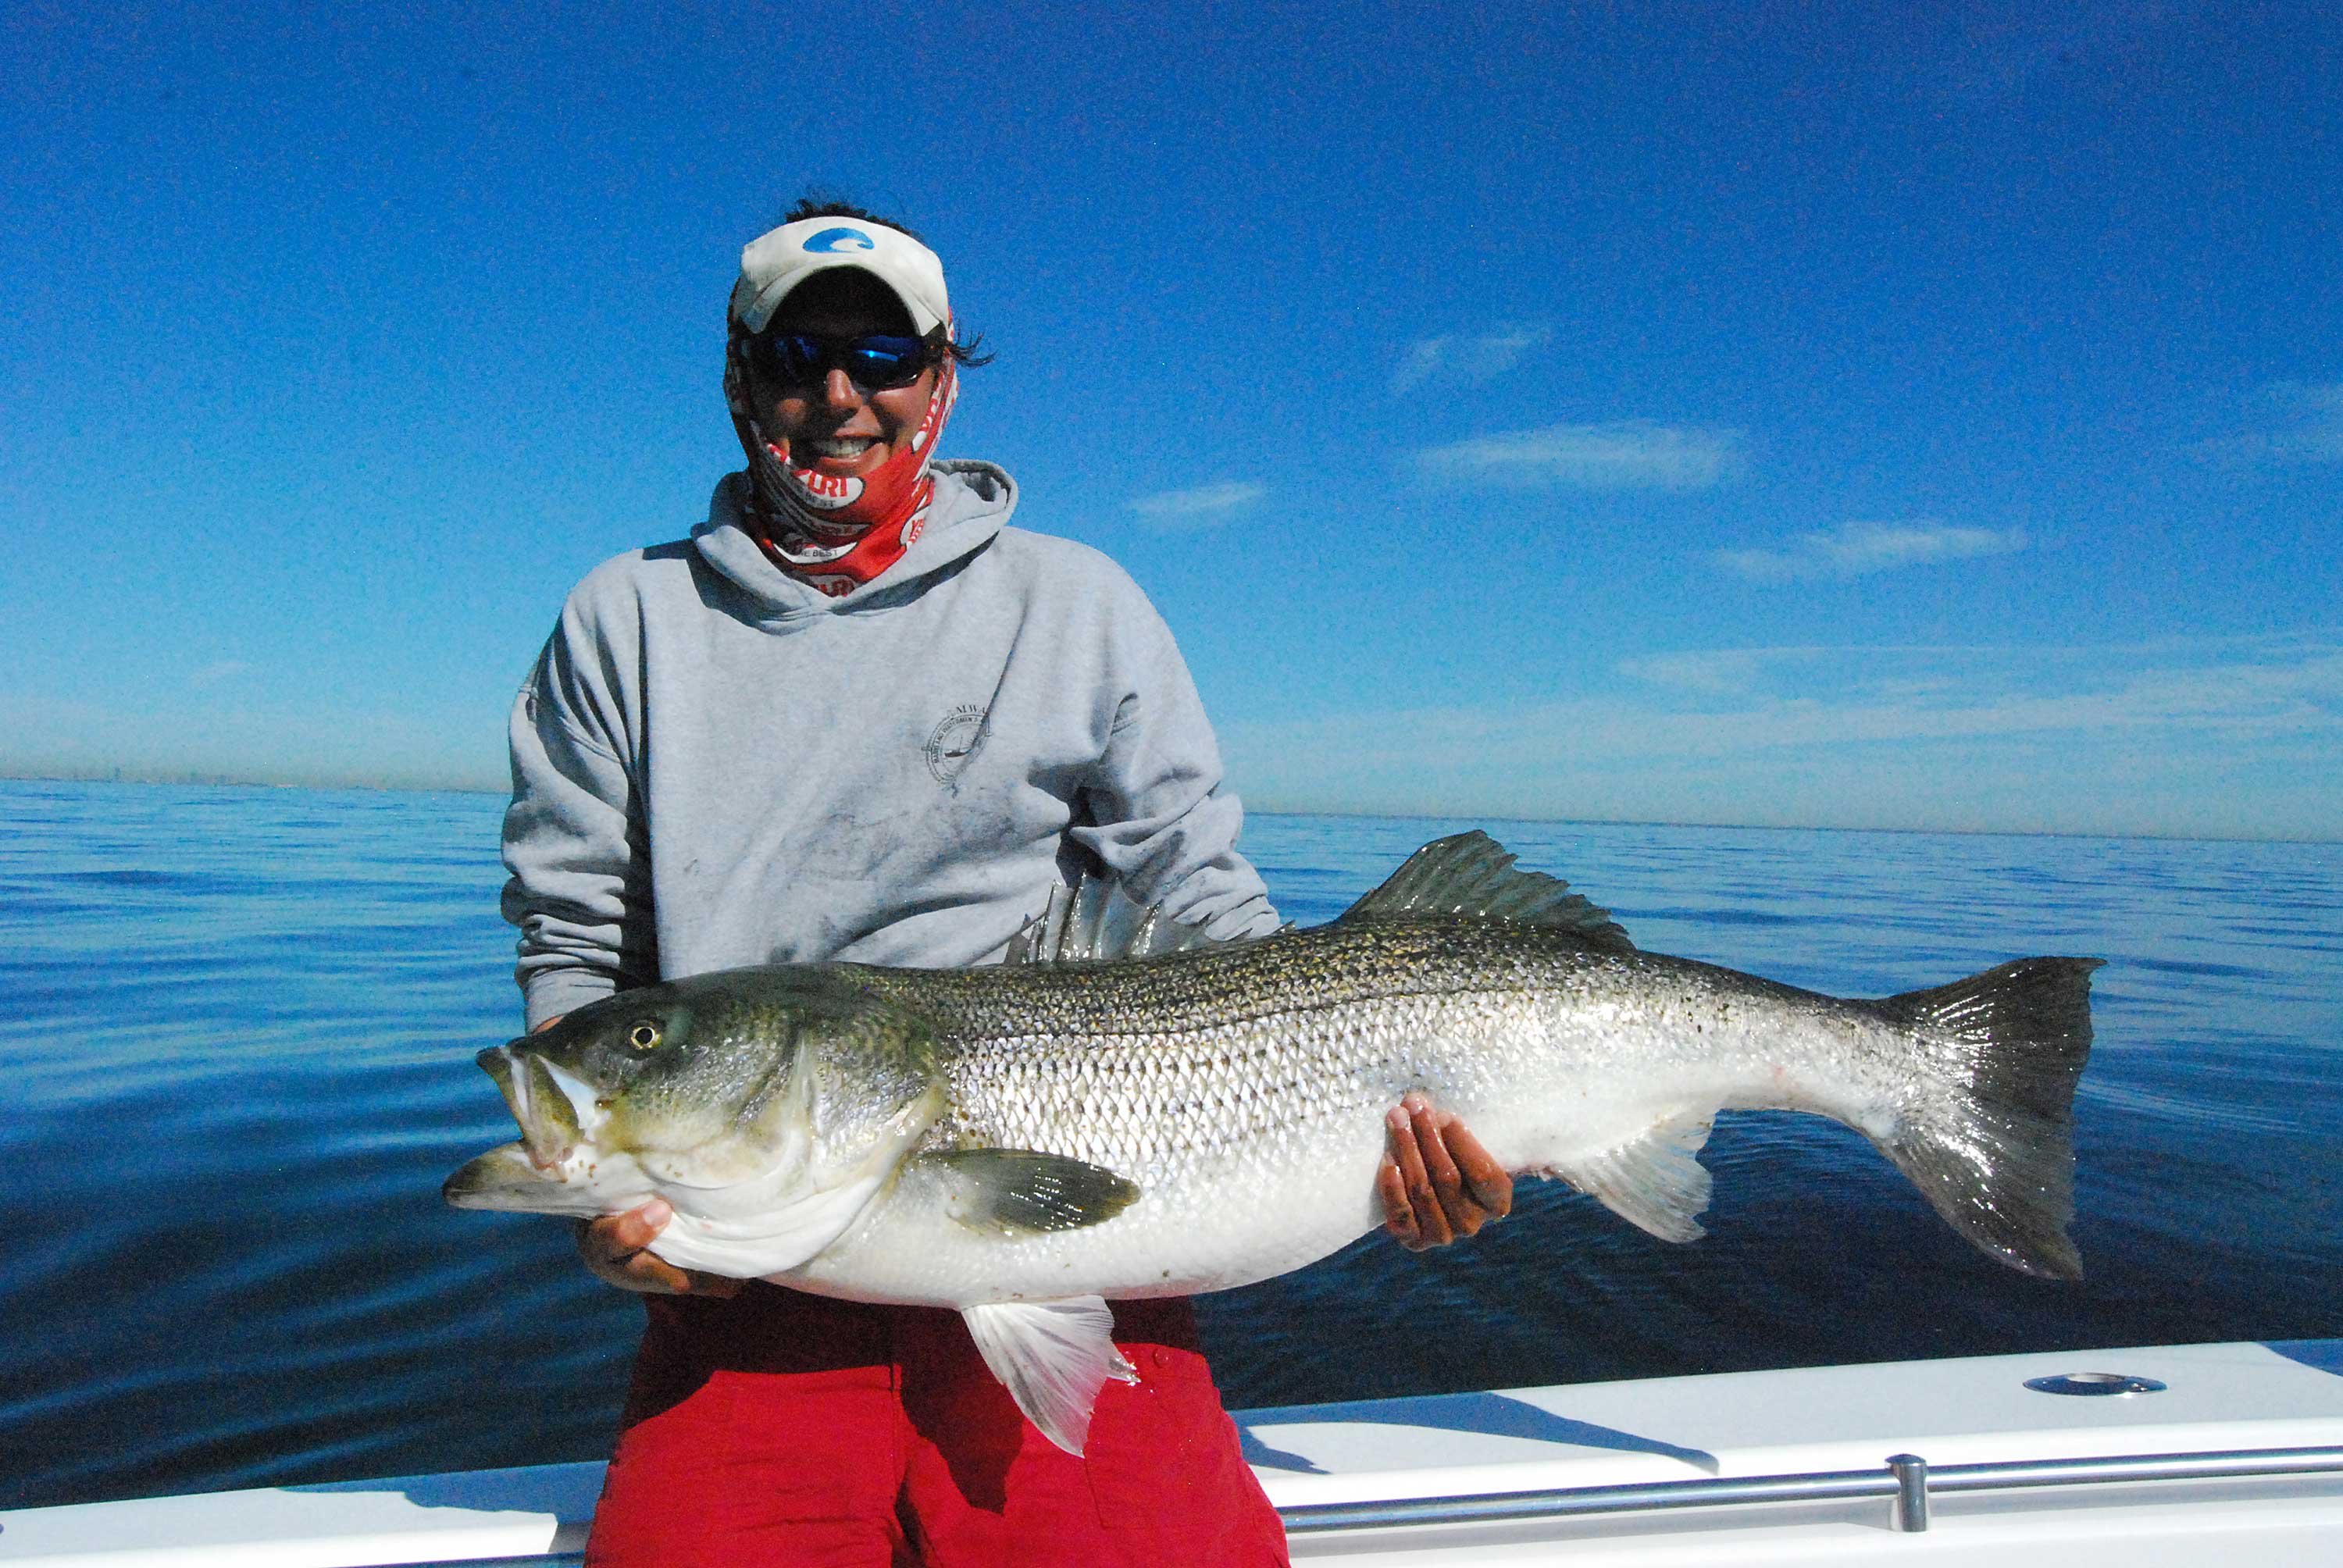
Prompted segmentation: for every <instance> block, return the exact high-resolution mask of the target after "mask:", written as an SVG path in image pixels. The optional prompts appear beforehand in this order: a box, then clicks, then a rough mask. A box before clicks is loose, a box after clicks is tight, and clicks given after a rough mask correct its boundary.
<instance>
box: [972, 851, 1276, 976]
mask: <svg viewBox="0 0 2343 1568" xmlns="http://www.w3.org/2000/svg"><path fill="white" fill-rule="evenodd" d="M1251 940H1254V939H1252V938H1250V937H1231V938H1227V939H1225V940H1224V939H1222V938H1219V937H1212V936H1207V935H1206V934H1205V932H1204V928H1203V927H1202V925H1187V924H1183V923H1182V922H1181V921H1179V920H1173V919H1172V917H1171V916H1169V915H1167V914H1165V913H1164V912H1163V910H1162V909H1161V907H1160V906H1149V905H1145V904H1141V903H1140V902H1139V901H1138V900H1136V899H1133V898H1132V897H1131V895H1130V894H1128V893H1126V892H1124V891H1123V890H1122V888H1121V884H1120V883H1117V882H1112V881H1110V880H1108V879H1105V878H1103V877H1093V876H1091V875H1090V874H1089V873H1087V872H1085V873H1084V874H1083V876H1082V879H1081V881H1079V882H1077V883H1075V884H1074V886H1072V887H1071V888H1065V887H1057V888H1052V889H1051V890H1050V902H1049V905H1048V907H1047V908H1045V909H1044V910H1042V911H1041V913H1040V914H1038V915H1036V916H1034V917H1033V918H1032V919H1031V920H1028V921H1026V922H1025V925H1024V928H1023V929H1022V930H1020V931H1019V932H1018V933H1017V934H1016V935H1015V936H1013V937H1011V938H1010V939H1009V951H1008V953H1007V954H1006V955H1005V956H1004V957H1003V958H1002V959H1001V962H1003V963H1011V964H1061V963H1094V962H1098V961H1101V960H1107V959H1144V958H1152V957H1154V956H1155V955H1156V954H1158V953H1178V952H1187V951H1190V950H1193V949H1196V948H1218V947H1227V946H1229V945H1231V944H1232V943H1235V942H1244V941H1251Z"/></svg>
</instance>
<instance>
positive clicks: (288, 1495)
mask: <svg viewBox="0 0 2343 1568" xmlns="http://www.w3.org/2000/svg"><path fill="white" fill-rule="evenodd" d="M2090 1373H2110V1374H2120V1375H2124V1376H2129V1377H2134V1378H2138V1379H2143V1380H2147V1381H2150V1382H2161V1383H2162V1384H2164V1385H2165V1386H2164V1387H2163V1388H2162V1389H2160V1390H2157V1391H2154V1392H2137V1393H2129V1394H2116V1395H2061V1394H2056V1393H2048V1392H2036V1391H2035V1390H2032V1389H2029V1388H2027V1387H2026V1382H2027V1381H2028V1380H2030V1379H2037V1378H2045V1377H2055V1376H2059V1375H2072V1374H2090ZM1237 1420H1238V1423H1239V1425H1240V1427H1241V1429H1242V1432H1243V1434H1244V1440H1245V1444H1246V1451H1247V1456H1248V1457H1249V1458H1250V1459H1252V1462H1253V1463H1254V1467H1255V1470H1256V1472H1257V1473H1259V1474H1260V1476H1261V1478H1262V1483H1263V1484H1264V1485H1265V1486H1266V1487H1267V1488H1268V1490H1269V1493H1270V1496H1271V1498H1272V1501H1273V1502H1275V1503H1277V1505H1278V1507H1279V1508H1280V1509H1281V1510H1282V1511H1283V1512H1284V1513H1286V1515H1287V1519H1288V1523H1289V1528H1290V1532H1291V1541H1292V1553H1293V1557H1294V1560H1295V1561H1296V1562H1297V1563H1313V1564H1336V1563H1358V1564H1368V1563H1375V1564H1389V1565H1392V1568H1402V1565H1404V1564H1408V1563H1432V1562H1436V1561H1437V1562H1446V1561H1468V1562H1471V1563H1475V1564H1511V1563H1571V1564H1596V1565H1606V1564H1620V1565H1624V1564H1634V1565H1637V1568H1654V1565H1660V1564H1679V1563H1681V1564H1693V1563H1700V1564H1712V1563H1749V1564H1766V1563H1834V1564H1835V1563H1888V1562H1894V1563H1929V1564H1948V1563H1977V1564H1984V1563H1995V1564H2023V1563H2056V1564H2057V1565H2058V1568H2094V1565H2097V1564H2100V1563H2107V1564H2116V1563H2121V1564H2122V1565H2123V1568H2157V1565H2160V1564H2167V1563H2169V1564H2175V1565H2177V1564H2188V1565H2191V1568H2195V1565H2197V1564H2206V1563H2230V1562H2237V1563H2251V1564H2252V1568H2283V1565H2287V1564H2294V1563H2303V1564H2310V1563H2318V1564H2322V1565H2325V1564H2335V1563H2343V1342H2338V1341H2317V1342H2306V1343H2303V1344H2300V1345H2296V1346H2288V1347H2281V1348H2273V1347H2270V1346H2267V1345H2260V1344H2219V1345H2187V1346H2166V1347H2160V1348H2144V1349H2134V1350H2106V1351H2087V1352H2049V1353H2042V1354H2026V1355H2015V1356H1992V1357H1979V1358H1969V1359H1965V1360H1954V1361H1936V1362H1896V1363H1891V1364H1885V1365H1875V1366H1854V1367H1825V1368H1815V1369H1809V1370H1804V1371H1794V1372H1744V1373H1734V1374H1728V1375H1722V1376H1715V1377H1690V1378H1663V1379H1653V1380H1647V1381H1640V1382H1614V1383H1593V1384H1582V1385H1576V1386H1570V1387H1560V1388H1544V1389H1514V1390H1507V1391H1502V1392H1487V1393H1465V1394H1449V1395H1442V1396H1437V1397H1431V1398H1423V1399H1403V1400H1383V1401H1374V1402H1363V1403H1355V1404H1339V1405H1316V1406H1298V1407H1292V1408H1289V1409H1281V1410H1266V1411H1252V1412H1240V1413H1239V1414H1238V1417H1237ZM2238 1454H2248V1455H2254V1454H2258V1455H2261V1456H2262V1457H2260V1458H2258V1459H2256V1458H2250V1457H2249V1458H2236V1457H2232V1458H2227V1459H2222V1460H2217V1461H2215V1460H2206V1459H2204V1458H2202V1457H2201V1456H2206V1455H2238ZM1897 1455H1912V1456H1916V1457H1917V1458H1918V1459H1920V1460H1922V1461H1925V1462H1926V1470H1927V1471H1928V1473H1929V1477H1930V1484H1929V1486H1928V1490H1927V1495H1926V1499H1925V1501H1924V1502H1921V1503H1920V1505H1919V1506H1918V1507H1917V1508H1914V1507H1912V1506H1911V1505H1910V1504H1907V1505H1906V1512H1905V1513H1903V1515H1902V1518H1903V1522H1904V1523H1906V1524H1907V1525H1908V1524H1911V1523H1919V1518H1920V1515H1922V1514H1925V1517H1926V1526H1927V1527H1926V1529H1925V1530H1919V1531H1914V1530H1911V1529H1908V1528H1899V1527H1898V1517H1899V1514H1898V1506H1897V1503H1896V1480H1895V1477H1893V1476H1892V1475H1891V1474H1890V1473H1889V1471H1888V1468H1887V1462H1888V1460H1889V1459H1890V1458H1891V1456H1897ZM2165 1455H2194V1456H2200V1457H2199V1458H2198V1459H2197V1461H2196V1462H2193V1463H2188V1462H2173V1463H2168V1464H2166V1465H2164V1466H2162V1467H2160V1473H2158V1472H2159V1467H2157V1466H2156V1465H2153V1464H2147V1463H2135V1462H2141V1461H2146V1460H2150V1459H2153V1458H2154V1457H2155V1456H2165ZM2090 1461H2110V1462H2116V1463H2115V1464H2113V1465H2100V1466H2097V1473H2100V1474H2102V1475H2103V1474H2104V1473H2107V1472H2108V1471H2109V1470H2111V1469H2112V1470H2114V1471H2116V1472H2118V1473H2122V1472H2125V1471H2127V1470H2128V1471H2141V1472H2148V1473H2147V1474H2142V1475H2140V1476H2138V1477H2137V1478H2133V1479H2104V1478H2102V1479H2090V1478H2089V1477H2090V1476H2091V1475H2092V1474H2093V1471H2092V1470H2091V1469H2090V1468H2089V1467H2087V1466H2085V1465H2082V1464H2079V1463H2078V1462H2090ZM2013 1462H2029V1463H2038V1462H2054V1465H2055V1463H2056V1462H2064V1463H2065V1464H2066V1468H2065V1469H2058V1468H2055V1467H2054V1468H2052V1469H2049V1470H2046V1471H2036V1472H2031V1473H2025V1474H2013V1473H2010V1472H2008V1471H2007V1470H2002V1471H1998V1472H1996V1471H1990V1470H1987V1471H1979V1470H1976V1468H1975V1467H1977V1466H1993V1465H2001V1466H2007V1465H2010V1464H2012V1463H2013ZM1908 1468H1909V1467H1908V1466H1907V1470H1908ZM2207 1471H2218V1472H2226V1473H2221V1474H2193V1473H2192V1472H2207ZM2175 1472H2177V1473H2175ZM600 1476H601V1466H599V1465H598V1464H568V1465H548V1466H538V1467H534V1468H529V1469H522V1470H507V1471H482V1472H473V1473H459V1474H451V1475H437V1476H420V1477H406V1478H399V1479H393V1480H385V1481H368V1482H347V1483H332V1484H328V1485H317V1486H295V1487H269V1488H260V1489H255V1490H251V1491H244V1492H227V1493H207V1494H202V1495H196V1496H187V1497H168V1498H152V1499H143V1500H138V1501H133V1502H119V1503H88V1504H80V1505H74V1506H67V1507H60V1508H46V1509H26V1510H19V1511H16V1512H14V1513H0V1564H10V1565H13V1564H25V1563H46V1564H54V1565H58V1568H63V1565H65V1564H74V1565H75V1568H97V1565H100V1564H104V1565H106V1568H131V1565H133V1564H150V1563H151V1564H163V1563H170V1564H181V1565H190V1564H192V1565H197V1568H201V1565H206V1564H211V1563H219V1564H227V1563H235V1564H236V1565H237V1568H274V1565H277V1564H294V1563H299V1564H315V1565H320V1568H325V1565H340V1564H388V1563H458V1562H461V1563H481V1562H518V1563H530V1562H544V1561H548V1560H549V1561H552V1562H561V1561H564V1560H568V1561H575V1553H577V1552H578V1550H579V1548H580V1547H581V1546H582V1544H583V1543H584V1539H585V1529H586V1524H587V1522H588V1519H589V1518H590V1516H591V1513H592V1510H593V1503H594V1496H595V1493H596V1490H597V1489H598V1486H599V1483H600ZM1768 1478H1804V1479H1788V1480H1782V1481H1778V1482H1776V1481H1769V1480H1768ZM1916 1479H1917V1478H1916V1476H1915V1477H1914V1480H1916ZM1758 1483H1764V1484H1758ZM1617 1489H1626V1490H1624V1491H1621V1490H1617ZM1439 1500H1454V1501H1448V1502H1442V1501H1439Z"/></svg>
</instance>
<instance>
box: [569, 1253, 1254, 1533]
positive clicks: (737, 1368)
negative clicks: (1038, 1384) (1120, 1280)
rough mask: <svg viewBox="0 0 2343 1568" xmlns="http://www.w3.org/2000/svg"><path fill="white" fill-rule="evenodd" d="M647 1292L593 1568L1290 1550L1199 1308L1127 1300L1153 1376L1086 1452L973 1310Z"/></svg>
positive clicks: (1117, 1405)
mask: <svg viewBox="0 0 2343 1568" xmlns="http://www.w3.org/2000/svg"><path fill="white" fill-rule="evenodd" d="M649 1308H650V1325H649V1328H648V1329H647V1330H646V1331H645V1332H644V1334H643V1343H642V1350H641V1352H640V1353H639V1355H638V1356H637V1358H636V1362H635V1375H634V1382H633V1386H632V1388H631V1389H630V1391H629V1392H628V1399H627V1410H626V1414H625V1417H624V1420H623V1430H622V1431H621V1432H620V1433H619V1437H618V1451H617V1452H615V1453H614V1454H613V1455H612V1456H611V1459H610V1469H609V1474H608V1478H607V1479H606V1480H605V1481H604V1482H603V1483H602V1499H601V1503H600V1504H599V1505H598V1508H597V1509H596V1511H595V1514H594V1530H593V1536H592V1539H591V1540H590V1541H589V1542H588V1543H587V1549H586V1561H587V1563H588V1564H589V1568H628V1565H632V1564H649V1563H659V1564H667V1565H686V1564H709V1565H711V1568H712V1565H715V1564H723V1565H725V1568H737V1565H740V1564H750V1563H822V1564H828V1563H855V1564H868V1565H870V1568H878V1565H880V1564H891V1563H933V1564H938V1565H940V1568H962V1565H970V1568H973V1565H977V1564H984V1565H991V1564H1009V1563H1014V1564H1018V1565H1020V1568H1029V1565H1030V1568H1049V1565H1051V1564H1057V1563H1065V1564H1076V1563H1079V1564H1083V1565H1086V1568H1113V1565H1115V1564H1122V1563H1130V1564H1134V1565H1135V1564H1142V1563H1143V1564H1146V1565H1147V1568H1162V1565H1164V1564H1196V1565H1200V1568H1211V1565H1217V1564H1222V1563H1227V1564H1243V1565H1245V1568H1254V1565H1257V1564H1272V1563H1284V1562H1285V1561H1286V1556H1285V1533H1284V1530H1283V1528H1282V1526H1281V1525H1280V1524H1279V1523H1278V1519H1277V1514H1276V1512H1275V1511H1274V1510H1273V1509H1272V1508H1271V1507H1270V1505H1269V1499H1268V1498H1267V1497H1265V1496H1264V1495H1263V1494H1262V1490H1261V1485H1260V1483H1258V1482H1256V1481H1255V1480H1254V1479H1253V1475H1252V1471H1251V1470H1249V1469H1248V1468H1246V1466H1245V1463H1244V1462H1243V1460H1242V1457H1241V1456H1240V1454H1239V1452H1238V1447H1237V1432H1236V1427H1235V1424H1234V1423H1233V1422H1231V1421H1230V1420H1229V1418H1228V1416H1227V1415H1226V1414H1225V1413H1224V1412H1222V1409H1221V1396H1220V1391H1219V1390H1218V1389H1216V1388H1215V1387H1214V1386H1213V1385H1212V1372H1211V1369H1209V1368H1208V1367H1206V1366H1205V1364H1204V1358H1203V1357H1202V1355H1201V1354H1199V1353H1198V1352H1197V1350H1196V1326H1195V1318H1194V1316H1193V1314H1192V1312H1190V1311H1189V1308H1188V1304H1187V1302H1182V1301H1164V1302H1118V1303H1116V1306H1115V1339H1116V1341H1117V1342H1118V1343H1120V1344H1121V1346H1122V1351H1123V1353H1124V1354H1125V1355H1127V1356H1129V1357H1130V1358H1131V1364H1132V1365H1133V1366H1135V1367H1137V1368H1138V1369H1139V1372H1140V1380H1141V1381H1140V1382H1137V1383H1135V1384H1130V1383H1121V1382H1109V1383H1108V1384H1107V1385H1106V1387H1105V1389H1104V1390H1103V1391H1101V1393H1100V1395H1099V1403H1098V1410H1097V1412H1096V1413H1095V1415H1094V1416H1093V1417H1092V1418H1091V1433H1090V1440H1089V1442H1087V1443H1086V1444H1085V1447H1086V1448H1087V1450H1088V1454H1087V1456H1086V1457H1084V1458H1081V1459H1077V1458H1075V1457H1074V1456H1073V1455H1072V1454H1070V1453H1068V1452H1065V1451H1064V1450H1062V1449H1061V1448H1059V1447H1058V1446H1057V1445H1056V1444H1054V1443H1052V1442H1051V1441H1050V1440H1049V1439H1048V1438H1046V1437H1043V1436H1042V1435H1041V1433H1040V1432H1038V1431H1036V1430H1034V1428H1033V1426H1032V1424H1031V1422H1028V1421H1026V1420H1025V1418H1024V1417H1023V1416H1022V1415H1021V1414H1020V1413H1019V1412H1018V1409H1017V1406H1016V1405H1015V1404H1014V1403H1013V1402H1011V1400H1010V1398H1009V1393H1008V1391H1007V1390H1005V1389H1003V1388H1002V1387H1001V1384H1000V1382H998V1381H997V1380H996V1379H995V1378H994V1377H993V1375H992V1373H991V1372H990V1370H989V1369H987V1368H986V1366H985V1364H984V1362H983V1359H982V1358H981V1357H980V1356H979V1355H978V1354H977V1352H976V1346H975V1344H974V1342H972V1341H970V1338H969V1335H968V1329H967V1327H966V1325H965V1324H963V1323H962V1322H960V1314H959V1313H957V1312H945V1311H940V1310H935V1309H930V1308H924V1307H873V1306H865V1305H861V1304H860V1303H856V1302H833V1301H828V1300H825V1299H823V1298H821V1297H819V1296H809V1295H806V1294H803V1293H802V1292H796V1291H785V1290H781V1289H779V1288H777V1287H775V1286H771V1285H765V1284H751V1285H749V1287H748V1288H747V1289H746V1290H744V1291H742V1292H740V1294H739V1296H738V1297H736V1298H735V1299H734V1300H732V1301H729V1302H721V1301H713V1300H693V1299H691V1298H689V1297H661V1296H654V1297H651V1298H649Z"/></svg>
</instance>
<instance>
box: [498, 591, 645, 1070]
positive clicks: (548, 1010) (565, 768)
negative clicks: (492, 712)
mask: <svg viewBox="0 0 2343 1568" xmlns="http://www.w3.org/2000/svg"><path fill="white" fill-rule="evenodd" d="M597 641H598V639H596V638H593V637H592V636H591V634H590V632H589V631H588V628H587V626H586V623H585V619H584V618H583V617H581V616H580V615H579V614H578V612H577V610H576V608H575V606H574V604H573V606H572V607H571V608H568V609H565V611H564V612H563V615H562V618H561V623H560V625H559V626H558V627H557V628H555V630H554V633H553V636H552V638H550V639H549V640H548V642H547V643H546V645H545V651H544V652H543V653H542V654H541V655H540V656H539V657H538V661H537V667H536V668H535V669H533V670H532V671H531V672H530V674H529V678H528V680H526V681H525V682H523V683H522V685H521V689H520V692H519V695H518V697H517V698H515V699H514V701H513V709H512V726H511V740H512V779H513V797H512V804H511V805H510V806H509V807H508V808H507V809H506V810H505V824H504V861H505V869H507V870H508V871H509V872H510V873H511V876H510V878H509V879H508V880H507V881H506V883H505V889H504V900H503V908H504V917H505V919H506V920H509V921H511V922H512V923H513V924H514V925H516V926H518V927H519V928H520V940H519V943H518V953H519V961H518V963H517V964H516V965H515V966H514V970H513V975H514V978H515V979H516V980H518V981H519V982H520V987H521V993H522V996H523V999H524V1000H525V1001H526V1004H527V1010H528V1027H529V1028H531V1029H535V1028H536V1027H537V1026H538V1024H540V1023H543V1022H544V1021H545V1020H547V1019H549V1018H554V1017H557V1016H558V1015H560V1014H562V1013H566V1012H568V1011H569V1010H572V1009H574V1008H578V1007H581V1006H583V1005H585V1004H586V1003H588V1002H590V1001H596V1000H600V999H601V998H603V997H606V996H608V995H610V994H612V993H613V992H615V991H618V990H626V989H628V988H630V987H633V986H638V985H648V984H649V983H651V982H652V981H653V980H657V979H658V978H659V956H658V948H657V937H656V935H655V927H654V926H653V923H652V918H651V900H650V894H649V841H648V833H647V830H646V825H645V823H644V822H643V820H642V814H641V811H640V809H639V804H638V799H639V798H638V794H637V791H636V789H635V781H634V779H633V777H632V775H631V773H630V771H629V769H628V766H627V764H626V762H625V761H624V759H623V758H622V756H621V754H620V748H621V747H622V746H624V745H625V744H626V740H625V730H624V726H622V725H618V724H615V723H613V722H611V719H612V716H613V715H614V713H615V703H614V696H615V694H614V693H613V692H612V690H611V689H610V687H611V685H612V684H613V683H612V682H610V681H608V679H607V678H606V677H607V670H606V668H605V661H604V660H603V659H601V658H597V657H593V655H592V652H591V648H592V645H593V644H594V643H595V642H597ZM581 643H583V644H585V645H587V646H586V648H584V649H583V650H582V651H583V652H584V653H585V655H586V656H585V657H581V647H580V644H581Z"/></svg>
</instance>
